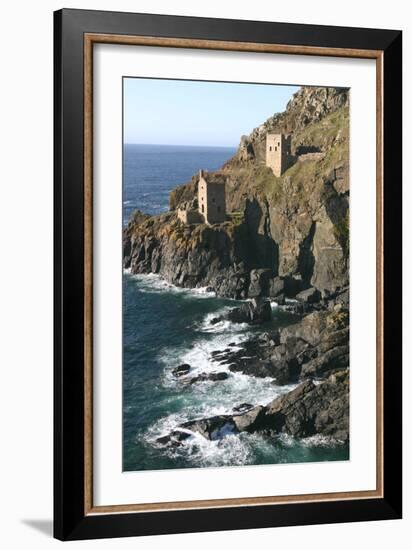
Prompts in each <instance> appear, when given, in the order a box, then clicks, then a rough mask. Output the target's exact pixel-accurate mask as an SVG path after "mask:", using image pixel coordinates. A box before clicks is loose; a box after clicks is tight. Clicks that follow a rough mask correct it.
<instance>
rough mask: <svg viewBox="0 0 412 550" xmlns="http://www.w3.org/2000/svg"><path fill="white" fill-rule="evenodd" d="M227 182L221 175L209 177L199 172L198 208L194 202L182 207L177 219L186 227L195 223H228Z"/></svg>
mask: <svg viewBox="0 0 412 550" xmlns="http://www.w3.org/2000/svg"><path fill="white" fill-rule="evenodd" d="M225 187H226V185H225V180H224V178H223V177H219V174H216V173H214V174H212V175H211V176H208V175H207V174H206V173H205V172H203V170H200V171H199V183H198V191H197V202H198V207H197V209H195V205H194V204H193V201H192V202H191V203H186V204H184V205H182V206H181V207H180V208H178V210H177V217H178V218H179V220H180V221H181V222H183V223H184V224H186V225H191V224H194V223H208V224H213V223H223V222H225V221H226V191H225Z"/></svg>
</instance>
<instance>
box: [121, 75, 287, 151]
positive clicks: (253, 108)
mask: <svg viewBox="0 0 412 550" xmlns="http://www.w3.org/2000/svg"><path fill="white" fill-rule="evenodd" d="M123 83H124V141H125V143H150V144H164V145H212V146H222V147H225V146H226V147H236V146H237V145H238V143H239V139H240V136H241V135H243V134H249V133H250V132H251V131H252V130H253V128H255V127H256V126H259V125H260V124H262V123H263V122H264V121H265V120H266V119H267V118H268V117H270V116H271V115H273V114H274V113H276V112H279V111H283V110H284V109H285V107H286V104H287V102H288V101H289V99H290V98H291V96H292V94H293V93H294V92H296V91H297V90H298V87H297V86H280V85H273V84H272V85H270V84H230V83H222V82H201V81H183V80H160V79H145V78H125V79H124V80H123Z"/></svg>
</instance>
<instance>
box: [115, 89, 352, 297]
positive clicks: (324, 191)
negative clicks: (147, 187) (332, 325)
mask: <svg viewBox="0 0 412 550" xmlns="http://www.w3.org/2000/svg"><path fill="white" fill-rule="evenodd" d="M348 101H349V96H348V91H347V90H346V89H335V88H305V87H303V88H301V89H300V90H299V91H298V92H297V93H296V94H295V95H294V96H293V98H292V99H291V100H290V102H289V103H288V105H287V108H286V110H285V111H284V112H283V113H279V114H275V115H273V116H272V117H271V118H269V119H268V120H267V121H266V122H265V123H264V124H262V125H261V126H260V127H258V128H256V129H254V130H253V131H252V132H251V134H250V135H249V136H243V137H242V138H241V141H240V145H239V148H238V150H237V152H236V154H235V155H234V157H233V158H232V159H230V160H229V161H228V162H227V163H226V164H225V165H224V167H223V168H222V172H223V174H224V176H225V178H226V202H227V204H226V206H227V211H228V212H229V213H233V212H235V213H236V216H235V217H232V219H231V220H228V222H226V223H225V224H219V225H215V226H212V227H207V226H204V225H199V226H190V227H185V226H183V225H182V224H180V222H178V221H177V219H176V215H175V213H174V212H173V211H174V210H175V209H176V208H177V207H178V206H179V205H182V204H183V203H187V202H191V201H193V200H195V198H196V193H197V183H198V180H197V177H196V176H194V177H193V178H192V181H191V182H189V183H188V184H185V185H182V186H179V187H177V188H176V189H175V190H174V191H172V193H171V196H170V208H171V213H169V214H168V215H165V216H155V217H152V218H150V219H149V218H144V217H143V218H142V216H136V219H135V220H131V222H130V224H129V226H128V228H127V229H126V230H125V249H124V251H125V253H124V256H125V266H126V267H130V268H131V270H132V271H133V272H138V273H142V272H143V273H145V272H155V273H160V274H161V275H162V276H163V277H165V278H166V279H167V280H168V281H170V282H172V283H174V284H177V285H180V286H211V287H213V288H214V290H216V292H217V293H218V294H220V295H224V296H230V297H236V298H244V297H247V296H248V289H249V284H250V275H251V274H250V272H251V270H255V269H263V268H264V269H267V270H268V271H269V274H270V276H271V277H276V276H280V277H289V278H293V279H296V280H297V281H300V285H301V288H302V287H303V288H305V287H308V286H314V287H316V288H317V289H318V290H320V291H321V292H322V293H330V292H334V291H335V290H336V289H338V288H340V287H345V286H347V285H348V251H349V246H348V239H349V223H348V220H349V216H348V208H349V105H348ZM272 131H281V132H285V133H292V134H293V137H292V153H293V154H294V155H295V162H294V164H293V165H292V166H291V167H290V168H289V169H288V170H286V172H285V173H284V174H283V175H282V176H281V177H275V176H274V175H273V173H272V171H271V170H270V169H269V168H267V167H266V166H265V158H264V155H265V142H266V134H267V133H268V132H272Z"/></svg>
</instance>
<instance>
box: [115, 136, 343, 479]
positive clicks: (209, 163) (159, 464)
mask: <svg viewBox="0 0 412 550" xmlns="http://www.w3.org/2000/svg"><path fill="white" fill-rule="evenodd" d="M234 151H235V150H234V149H231V148H215V147H177V146H154V145H126V146H125V148H124V196H123V200H124V207H123V219H124V223H127V220H128V218H129V216H130V214H131V212H132V211H133V210H134V209H135V208H139V209H140V210H142V211H143V212H147V213H149V214H157V213H161V212H165V211H166V210H167V209H168V200H169V192H170V191H171V190H172V189H173V188H174V187H176V186H177V185H179V184H182V183H186V182H188V181H190V179H191V177H192V175H193V174H195V173H197V172H198V170H199V169H200V168H203V169H206V170H216V169H218V168H219V167H220V166H221V165H222V164H223V163H224V162H225V161H226V160H228V159H229V158H230V157H231V156H232V155H233V154H234ZM234 305H236V302H234V301H232V300H224V299H220V298H216V297H215V296H214V295H213V294H212V293H210V292H207V291H206V289H201V288H199V289H193V290H185V289H179V288H176V287H174V286H172V285H169V284H168V283H166V282H165V281H163V280H162V279H160V278H159V277H158V276H157V275H138V276H136V275H131V274H130V273H124V285H123V338H124V346H123V347H124V355H123V469H124V470H125V471H131V470H156V469H166V468H194V467H208V466H213V467H215V466H236V465H248V464H276V463H291V462H313V461H324V460H346V459H347V458H348V448H347V447H346V446H343V445H340V444H337V443H332V442H331V441H329V440H327V439H325V438H323V437H319V436H316V437H312V438H308V439H306V440H301V441H297V440H294V439H293V438H291V437H289V436H281V437H277V438H271V439H268V438H265V437H263V436H261V435H251V434H241V435H227V436H226V437H224V438H222V439H221V440H218V441H206V440H205V439H204V438H202V437H201V436H197V437H196V436H193V437H192V438H189V439H188V440H186V441H185V442H184V444H183V445H182V446H181V447H175V448H173V449H167V448H165V447H162V446H159V445H157V444H156V439H157V438H158V437H160V436H162V435H166V434H168V433H169V432H170V431H171V430H173V428H175V427H176V426H178V425H179V424H181V423H182V422H185V421H186V420H192V419H195V418H200V417H207V416H213V415H216V414H224V413H230V412H231V411H232V409H233V407H234V406H236V405H239V404H241V403H245V402H248V403H252V404H267V403H268V402H269V401H271V400H272V399H274V398H275V397H276V396H277V395H280V394H281V393H283V392H285V391H289V390H290V389H292V388H293V386H287V387H285V386H282V387H279V386H277V385H275V384H274V381H273V380H271V379H268V378H264V379H263V378H261V379H259V378H253V377H250V376H247V375H244V374H240V373H229V378H228V379H226V380H224V381H220V382H202V383H198V384H193V385H191V386H183V384H182V383H181V381H179V380H176V379H175V378H174V377H173V375H172V373H171V371H172V369H173V368H174V367H176V366H177V365H179V364H181V363H189V364H190V365H191V366H192V369H193V374H196V373H200V372H207V371H215V370H216V365H213V364H211V362H210V354H211V352H212V351H214V350H221V349H225V348H226V347H227V346H228V344H229V343H231V344H236V343H240V342H241V341H242V340H244V339H247V338H248V337H250V336H251V335H252V334H254V333H255V332H256V331H257V330H259V329H256V328H253V329H251V328H250V327H249V326H247V325H235V324H232V323H230V322H220V323H218V324H215V325H212V324H211V319H212V318H213V317H214V316H216V314H217V313H221V312H222V311H224V310H225V309H227V308H229V307H233V306H234ZM273 314H274V318H273V326H274V327H275V326H285V325H287V324H290V323H292V322H294V321H295V320H296V319H295V318H294V317H293V316H292V315H291V314H289V313H286V312H284V311H282V310H281V309H279V308H278V307H277V306H276V304H273ZM267 328H268V327H265V330H267ZM218 370H219V371H221V370H224V369H223V368H221V367H219V369H218Z"/></svg>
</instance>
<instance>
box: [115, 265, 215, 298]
mask: <svg viewBox="0 0 412 550" xmlns="http://www.w3.org/2000/svg"><path fill="white" fill-rule="evenodd" d="M123 271H124V273H126V274H127V275H128V276H129V277H130V278H131V279H132V280H134V281H136V282H137V283H138V284H139V291H140V292H144V293H159V292H170V293H174V294H180V295H182V296H183V297H185V296H187V297H193V296H195V297H197V298H213V297H214V296H216V294H215V292H213V291H210V290H208V288H207V287H197V288H182V287H179V286H176V285H173V284H172V283H169V282H168V281H166V280H165V279H163V278H162V277H161V276H160V275H158V274H157V273H147V274H146V273H145V274H131V271H130V269H128V270H126V269H124V270H123Z"/></svg>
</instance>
